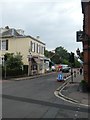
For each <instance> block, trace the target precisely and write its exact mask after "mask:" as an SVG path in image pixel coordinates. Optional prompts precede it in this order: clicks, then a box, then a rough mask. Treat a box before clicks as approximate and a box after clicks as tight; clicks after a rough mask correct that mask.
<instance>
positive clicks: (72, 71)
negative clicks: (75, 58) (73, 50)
mask: <svg viewBox="0 0 90 120" xmlns="http://www.w3.org/2000/svg"><path fill="white" fill-rule="evenodd" d="M71 83H73V68H72V64H71Z"/></svg>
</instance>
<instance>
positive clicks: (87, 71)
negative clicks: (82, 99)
mask: <svg viewBox="0 0 90 120" xmlns="http://www.w3.org/2000/svg"><path fill="white" fill-rule="evenodd" d="M81 5H82V13H83V41H82V43H83V53H84V79H85V80H86V81H87V83H88V86H89V88H90V0H81Z"/></svg>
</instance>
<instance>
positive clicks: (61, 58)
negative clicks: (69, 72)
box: [45, 46, 69, 64]
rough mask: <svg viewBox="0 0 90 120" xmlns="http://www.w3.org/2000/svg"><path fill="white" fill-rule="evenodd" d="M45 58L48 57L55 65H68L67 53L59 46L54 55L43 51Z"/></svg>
mask: <svg viewBox="0 0 90 120" xmlns="http://www.w3.org/2000/svg"><path fill="white" fill-rule="evenodd" d="M45 56H46V57H49V58H50V59H51V60H52V61H53V62H54V63H55V64H61V63H63V64H69V62H68V60H69V53H68V52H67V50H66V49H64V48H63V47H61V46H60V47H57V48H56V49H55V53H52V52H51V51H47V50H45Z"/></svg>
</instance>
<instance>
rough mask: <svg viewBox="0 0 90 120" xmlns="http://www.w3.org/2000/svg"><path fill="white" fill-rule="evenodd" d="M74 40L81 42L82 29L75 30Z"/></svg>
mask: <svg viewBox="0 0 90 120" xmlns="http://www.w3.org/2000/svg"><path fill="white" fill-rule="evenodd" d="M76 41H77V42H82V41H83V31H77V32H76Z"/></svg>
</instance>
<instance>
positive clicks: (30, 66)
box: [28, 50, 32, 76]
mask: <svg viewBox="0 0 90 120" xmlns="http://www.w3.org/2000/svg"><path fill="white" fill-rule="evenodd" d="M28 62H29V66H28V76H30V75H31V74H32V70H31V68H32V55H31V52H30V50H29V55H28Z"/></svg>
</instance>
